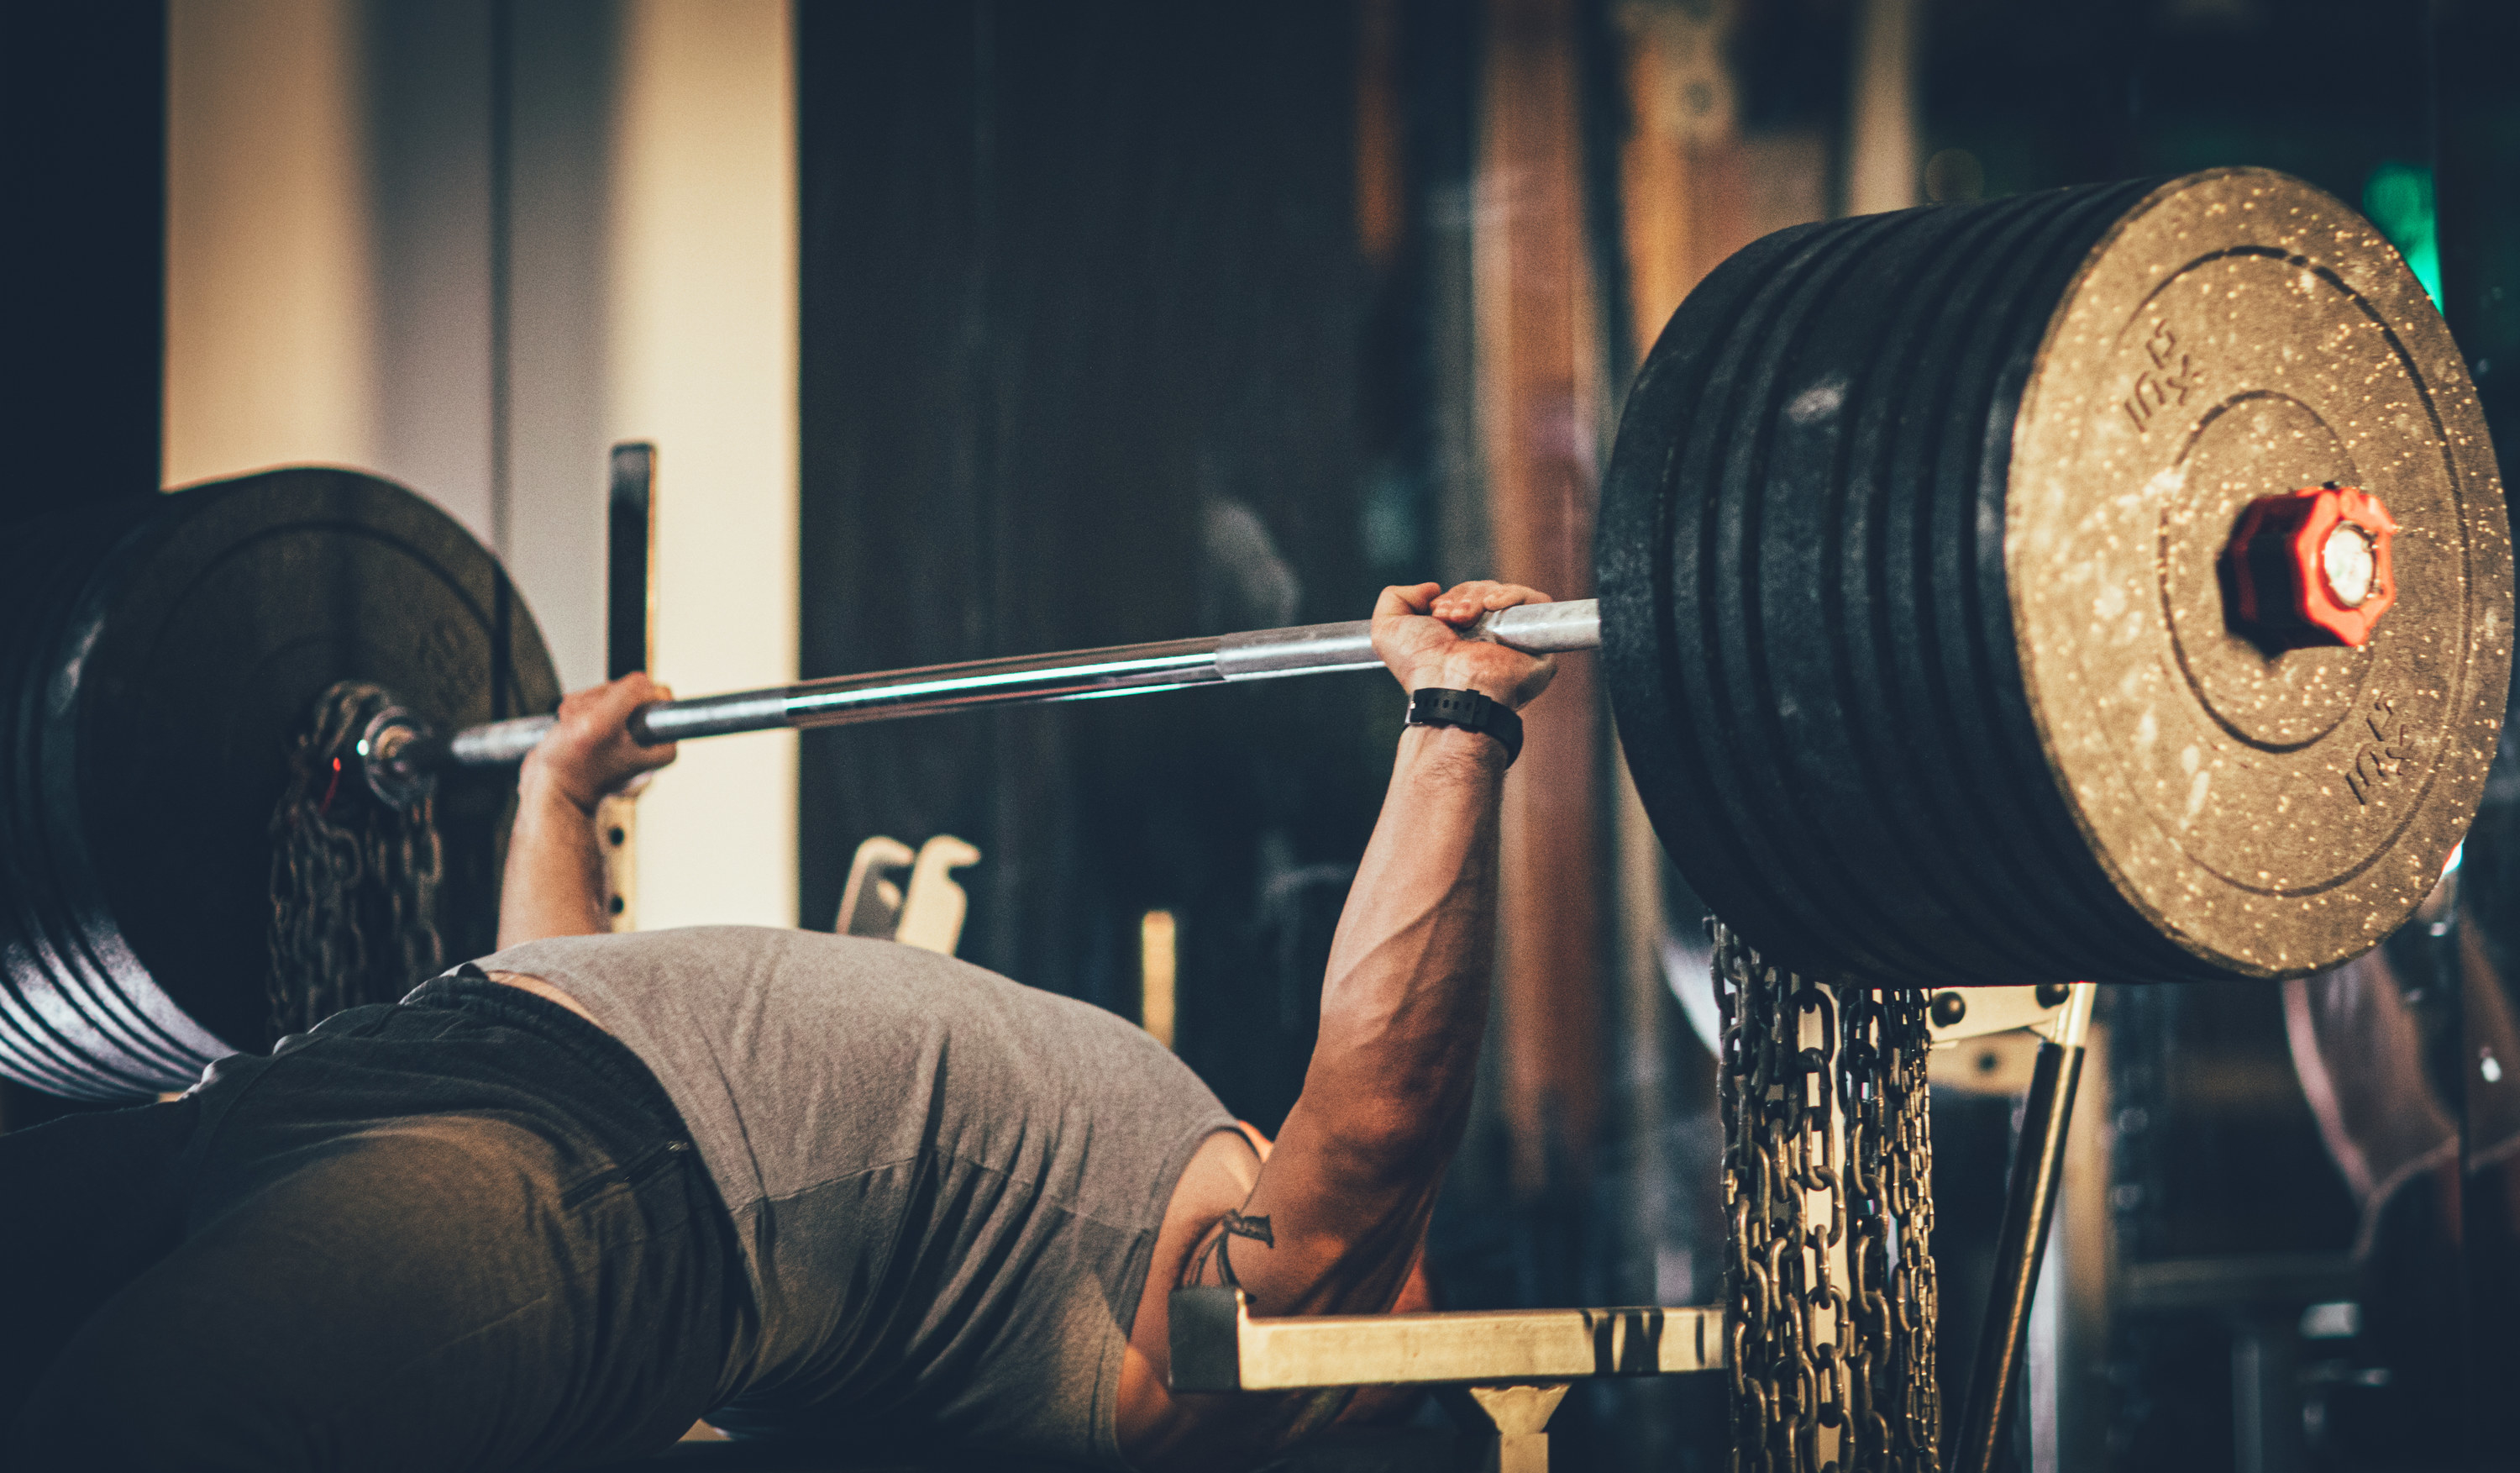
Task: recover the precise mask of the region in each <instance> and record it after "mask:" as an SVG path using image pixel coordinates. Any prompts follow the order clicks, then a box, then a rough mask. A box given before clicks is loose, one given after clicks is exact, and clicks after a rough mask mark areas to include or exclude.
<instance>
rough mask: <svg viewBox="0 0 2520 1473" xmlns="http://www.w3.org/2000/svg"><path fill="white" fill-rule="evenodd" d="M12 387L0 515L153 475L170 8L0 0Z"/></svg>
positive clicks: (123, 486)
mask: <svg viewBox="0 0 2520 1473" xmlns="http://www.w3.org/2000/svg"><path fill="white" fill-rule="evenodd" d="M0 118H5V120H6V125H5V132H0V136H5V137H6V139H7V140H8V142H7V145H6V147H5V148H0V161H5V162H0V168H5V170H6V173H5V175H0V179H5V183H0V199H5V200H6V201H7V202H8V211H9V227H8V229H7V231H6V232H5V235H6V238H7V243H8V244H7V247H6V250H7V260H8V280H9V309H8V313H7V317H6V321H7V323H8V349H9V360H10V362H11V364H12V371H11V373H10V375H9V377H10V387H9V390H8V391H7V392H6V393H0V437H5V442H6V444H7V445H8V464H7V469H6V470H5V471H0V527H5V526H7V525H8V524H10V523H12V522H16V521H20V520H22V519H23V518H25V517H27V516H31V515H35V514H37V513H39V512H42V511H44V510H46V509H48V508H50V507H53V506H58V505H61V504H63V503H64V502H65V501H67V500H70V499H72V498H78V497H87V496H96V495H103V494H111V493H115V492H124V493H127V492H132V491H147V490H155V489H157V487H158V433H159V432H158V405H159V402H160V385H159V368H160V361H161V355H162V351H163V345H164V312H163V282H164V275H165V256H164V245H163V240H164V227H165V191H164V173H165V158H166V17H165V10H164V7H162V6H159V5H148V4H102V5H44V4H36V3H32V0H8V3H7V4H6V5H5V6H0Z"/></svg>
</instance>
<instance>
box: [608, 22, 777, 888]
mask: <svg viewBox="0 0 2520 1473" xmlns="http://www.w3.org/2000/svg"><path fill="white" fill-rule="evenodd" d="M619 14H620V19H621V28H620V31H619V46H620V51H619V53H618V56H619V60H618V64H617V66H618V71H617V73H616V75H617V77H618V83H617V87H618V90H617V92H616V94H615V103H614V108H615V111H614V119H615V121H614V133H613V163H612V172H611V183H610V189H609V194H610V202H611V204H610V208H611V226H610V231H609V234H610V239H611V249H610V265H609V269H608V273H607V274H608V277H609V308H608V311H607V319H608V323H609V332H608V336H609V339H610V343H609V346H608V349H607V353H608V359H609V361H608V364H607V415H608V423H609V425H610V432H609V438H612V439H616V440H619V439H646V440H652V441H654V442H655V444H656V447H657V457H658V462H657V472H656V486H657V529H656V557H657V577H658V589H657V610H658V613H657V621H656V628H657V646H658V648H657V660H656V666H657V669H656V673H657V674H658V676H659V677H660V678H663V679H665V680H667V681H669V682H671V683H672V684H673V685H674V686H675V687H676V689H677V690H679V691H682V692H686V693H689V694H693V695H697V694H701V693H704V692H708V691H716V690H728V689H734V688H738V687H745V686H758V685H772V684H778V683H781V682H784V681H788V680H793V679H795V678H796V620H797V613H796V168H795V104H794V93H795V88H794V82H793V75H792V66H791V61H790V56H789V37H790V35H791V26H792V23H791V18H790V16H789V10H788V5H787V0H625V3H624V5H623V6H622V8H621V10H620V12H619ZM596 554H597V549H590V555H596ZM640 808H641V812H640V824H639V837H638V843H639V855H638V865H639V884H640V891H639V907H640V917H639V918H640V924H641V926H642V928H643V929H650V930H653V929H657V928H660V927H666V926H676V925H690V924H695V923H698V922H751V923H758V924H764V925H776V926H791V925H794V924H795V922H796V738H795V735H794V734H793V733H791V732H773V733H762V734H756V735H750V736H735V737H713V738H710V739H709V740H707V741H704V742H692V743H688V744H686V745H685V746H684V748H683V753H682V760H681V761H680V763H679V764H678V765H677V766H676V767H675V768H674V769H673V770H671V771H669V772H667V773H665V774H664V775H663V776H662V777H661V778H659V779H658V781H657V782H656V784H655V786H654V787H653V788H652V789H650V790H649V793H648V795H647V796H646V797H645V798H644V799H642V800H641V803H640Z"/></svg>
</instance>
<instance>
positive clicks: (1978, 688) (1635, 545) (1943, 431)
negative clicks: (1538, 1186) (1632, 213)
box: [1598, 169, 2511, 987]
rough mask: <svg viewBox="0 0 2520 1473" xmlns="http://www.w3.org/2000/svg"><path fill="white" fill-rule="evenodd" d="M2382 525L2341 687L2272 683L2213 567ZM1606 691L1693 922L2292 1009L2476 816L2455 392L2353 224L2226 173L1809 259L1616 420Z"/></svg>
mask: <svg viewBox="0 0 2520 1473" xmlns="http://www.w3.org/2000/svg"><path fill="white" fill-rule="evenodd" d="M2330 482H2333V483H2340V484H2345V485H2352V486H2359V487H2362V488H2363V489H2365V490H2367V491H2370V492H2372V493H2374V494H2376V495H2378V496H2379V497H2380V498H2381V499H2382V500H2383V501H2384V502H2385V503H2386V504H2387V506H2388V507H2389V508H2390V510H2391V512H2392V513H2393V515H2394V516H2395V519H2396V521H2397V523H2398V526H2399V528H2400V533H2399V535H2398V537H2397V540H2396V558H2397V573H2398V578H2397V581H2398V586H2399V598H2398V602H2397V604H2396V606H2395V607H2394V608H2393V609H2391V610H2390V611H2389V612H2388V613H2387V614H2386V615H2385V616H2383V617H2382V618H2381V619H2380V621H2379V622H2378V624H2377V626H2376V629H2375V631H2374V633H2373V635H2372V637H2371V639H2370V641H2369V643H2367V644H2365V645H2364V646H2363V647H2361V648H2352V649H2349V648H2343V647H2331V648H2320V649H2295V650H2289V651H2282V652H2270V651H2268V650H2266V649H2263V648H2261V647H2260V645H2259V644H2258V643H2256V642H2254V641H2253V640H2252V638H2251V637H2249V635H2248V633H2247V631H2245V630H2243V629H2241V628H2239V627H2236V626H2235V622H2234V620H2233V618H2232V616H2231V615H2230V613H2229V612H2228V611H2227V609H2226V607H2225V597H2224V590H2223V588H2222V586H2221V583H2220V581H2219V579H2218V573H2217V566H2218V560H2219V558H2220V556H2221V553H2222V551H2223V548H2224V546H2225V545H2226V543H2227V542H2228V539H2229V537H2230V534H2231V532H2232V529H2233V528H2234V526H2235V525H2236V523H2237V522H2238V520H2239V517H2240V514H2241V511H2242V510H2243V509H2244V508H2245V507H2247V506H2248V505H2249V503H2250V502H2251V501H2253V500H2255V499H2257V498H2260V497H2265V496H2273V495H2282V494H2286V493H2289V492H2291V491H2294V490H2297V489H2300V488H2303V487H2308V486H2318V485H2320V484H2323V483H2330ZM1599 526H1600V545H1599V549H1598V561H1599V565H1600V583H1601V597H1602V622H1603V658H1604V660H1605V661H1606V662H1607V666H1608V667H1607V670H1606V671H1605V678H1606V682H1607V684H1608V686H1609V688H1610V690H1611V691H1612V692H1613V703H1614V706H1615V709H1616V713H1617V716H1618V724H1619V732H1620V737H1621V740H1622V743H1623V745H1624V747H1625V749H1626V753H1627V757H1628V761H1629V765H1630V767H1631V768H1632V770H1633V771H1634V773H1635V776H1636V781H1637V786H1638V789H1639V791H1640V792H1641V794H1642V795H1643V799H1644V802H1645V806H1646V807H1647V809H1648V811H1649V812H1650V814H1651V816H1652V818H1653V821H1654V826H1655V828H1656V830H1657V832H1658V833H1659V834H1660V835H1661V837H1662V839H1663V842H1664V845H1665V847H1666V848H1667V849H1668V850H1669V851H1670V852H1671V854H1672V856H1673V858H1674V860H1675V861H1676V862H1677V863H1678V864H1679V866H1680V868H1681V869H1682V870H1683V871H1684V872H1685V873H1686V875H1687V876H1688V880H1689V882H1690V884H1691V885H1693V886H1694V887H1695V888H1696V889H1697V890H1698V892H1699V893H1700V894H1701V895H1703V896H1704V897H1705V898H1707V900H1708V902H1709V903H1710V904H1712V905H1713V906H1714V907H1715V908H1716V910H1717V912H1718V913H1719V914H1720V915H1722V916H1723V917H1724V918H1725V920H1727V921H1728V922H1730V923H1731V924H1732V925H1733V926H1734V927H1735V928H1736V929H1737V930H1739V931H1741V932H1742V933H1743V934H1744V935H1745V936H1746V937H1747V938H1748V939H1749V940H1750V941H1752V942H1753V943H1754V944H1757V945H1758V946H1759V947H1760V948H1761V950H1762V951H1763V952H1766V953H1767V954H1769V955H1771V956H1774V957H1776V958H1778V959H1779V960H1782V961H1786V962H1789V963H1792V964H1794V965H1796V966H1798V967H1800V968H1802V969H1804V970H1807V971H1811V972H1815V973H1821V974H1828V975H1847V976H1852V977H1856V978H1859V979H1863V980H1866V981H1868V982H1873V983H1878V984H1883V985H1899V986H1912V987H1946V986H1952V985H1967V984H2021V983H2034V982H2049V981H2070V980H2077V979H2094V980H2101V981H2158V980H2179V979H2209V978H2230V977H2253V978H2273V977H2285V976H2293V975H2299V974H2303V973H2308V972H2312V971H2315V970H2318V969H2319V968H2322V967H2327V966H2331V965H2334V964H2335V963H2337V962H2339V961H2341V960H2343V959H2345V958H2347V957H2350V956H2353V955H2355V954H2357V953H2359V952H2361V951H2362V950H2363V949H2365V948H2366V947H2368V946H2370V945H2371V944H2374V943H2375V942H2377V941H2378V940H2379V939H2380V938H2381V937H2383V936H2385V935H2387V934H2388V933H2389V932H2390V931H2391V930H2393V929H2394V928H2395V927H2396V926H2397V925H2398V924H2399V923H2400V922H2401V921H2403V920H2404V919H2405V917H2406V916H2407V915H2408V912H2409V911H2410V910H2411V909H2412V908H2413V906H2414V905H2415V904H2416V903H2417V902H2418V901H2419V900H2420V899H2421V898H2423V896H2424V894H2425V893H2426V892H2427V890H2429V888H2430V887H2431V885H2432V884H2433V883H2434V880H2435V878H2436V877H2437V876H2438V875H2439V874H2440V872H2441V869H2442V865H2443V863H2444V860H2445V859H2446V857H2447V856H2448V855H2449V853H2450V852H2451V851H2452V850H2453V847H2454V846H2455V845H2456V844H2457V842H2458V839H2459V837H2460V835H2461V834H2462V832H2463V831H2464V830H2465V827H2466V825H2467V823H2468V821H2469V819H2470V817H2471V816H2472V814H2473V812H2474V810H2475V806H2476V802H2477V798H2478V794H2479V792H2480V789H2481V786H2482V784H2483V781H2484V777H2485V769H2486V765H2487V763H2488V761H2489V760H2490V759H2491V758H2492V756H2493V754H2494V750H2495V743H2496V737H2497V733H2498V729H2499V723H2500V719H2501V713H2502V706H2503V695H2504V688H2505V685H2506V682H2507V680H2508V677H2509V670H2510V626H2511V567H2510V547H2509V534H2508V530H2507V528H2506V524H2505V520H2504V513H2503V507H2502V496H2501V488H2500V485H2499V483H2498V481H2497V479H2496V473H2495V466H2494V458H2493V453H2492V450H2491V448H2490V446H2489V445H2488V443H2487V441H2486V438H2485V434H2484V428H2483V423H2482V420H2481V417H2480V415H2479V413H2478V410H2477V406H2476V398H2475V392H2474V390H2473V388H2472V387H2471V385H2470V384H2469V381H2468V378H2467V374H2466V371H2465V367H2464V365H2463V363H2462V362H2461V360H2460V358H2459V356H2458V351H2457V349H2456V347H2455V346H2454V345H2453V344H2452V342H2451V339H2450V335H2449V333H2448V332H2447V330H2446V329H2445V328H2444V327H2443V325H2442V322H2441V319H2440V317H2439V316H2438V315H2437V314H2436V313H2435V311H2434V310H2433V308H2432V305H2431V303H2430V302H2429V300H2428V299H2426V298H2425V297H2424V295H2423V291H2422V289H2421V288H2420V287H2419V286H2418V285H2417V284H2416V282H2415V280H2414V278H2413V277H2412V276H2411V275H2410V274H2409V273H2408V271H2407V269H2406V267H2405V265H2404V264H2403V263H2402V262H2401V261H2400V260H2399V258H2398V256H2397V254H2396V253H2395V252H2394V251H2392V250H2391V249H2390V248H2389V246H2388V245H2387V243H2386V242H2384V241H2383V240H2382V239H2381V238H2380V237H2379V236H2378V235H2377V234H2376V233H2375V232H2374V231H2373V230H2372V229H2371V228H2370V226H2369V225H2368V224H2366V223H2365V222H2364V221H2363V219H2362V218H2361V217H2360V216H2358V215H2356V214H2355V213H2354V212H2353V211H2351V210H2349V209H2347V208H2346V207H2343V206H2341V205H2339V204H2338V203H2336V202H2335V201H2334V200H2332V199H2330V198H2329V197H2327V196H2326V195H2323V194H2321V193H2319V192H2318V190H2316V189H2313V188H2311V187H2310V186H2308V185H2305V184H2303V183H2301V182H2300V181H2298V180H2294V179H2290V178H2287V177H2285V176H2283V175H2280V174H2274V173H2271V172H2267V171H2263V170H2255V169H2227V170H2216V171H2213V172H2209V173H2203V174H2196V175H2191V176H2188V177H2186V178H2182V179H2178V180H2174V181H2171V182H2168V183H2161V184H2124V185H2110V186H2098V187H2091V188H2081V189H2070V190H2060V191H2055V192H2051V193H2047V194H2039V195H2027V196H2021V197H2016V198H2012V199H2005V200H2000V201H1996V202H1993V203H1989V204H1984V205H1976V206H1967V207H1932V208H1925V209H1916V210H1908V211H1902V212H1899V213H1895V214H1886V215H1872V216H1866V217H1861V218H1856V219H1849V220H1839V221H1833V222H1829V223H1826V224H1820V225H1810V226H1803V227H1799V228H1796V229H1792V230H1787V231H1784V232H1781V233H1779V234H1778V235H1775V236H1771V237H1769V238H1768V239H1766V240H1763V241H1761V242H1759V243H1757V244H1756V245H1753V246H1751V247H1750V248H1749V249H1747V250H1745V251H1743V252H1742V253H1740V254H1738V255H1736V256H1734V257H1733V259H1732V260H1730V261H1728V262H1726V263H1725V264H1724V265H1723V266H1722V267H1720V268H1718V269H1717V270H1716V271H1715V272H1714V273H1713V274H1712V275H1711V276H1710V277H1709V278H1708V279H1707V280H1706V282H1705V283H1704V284H1703V285H1702V286H1700V287H1699V288H1698V290H1697V291H1696V292H1695V293H1694V294H1692V295H1691V296H1690V297H1689V299H1688V301H1687V302H1686V303H1685V304H1684V305H1683V306H1682V307H1681V309H1680V311H1679V313H1678V314H1677V315H1676V316H1675V317H1674V318H1673V319H1672V322H1671V325H1670V327H1669V328H1668V329H1667V330H1666V331H1665V332H1664V334H1663V336H1662V339H1661V341H1660V343H1659V344H1658V345H1656V346H1655V348H1654V350H1653V353H1652V355H1651V357H1650V358H1649V360H1648V361H1647V363H1646V366H1645V368H1644V371H1643V375H1642V376H1641V377H1640V379H1639V381H1638V383H1637V385H1636V388H1635V390H1634V391H1633V392H1632V394H1631V396H1630V399H1629V401H1628V405H1627V408H1626V411H1625V414H1624V417H1623V419H1622V421H1621V425H1620V431H1619V437H1618V443H1617V448H1616V451H1615V453H1614V455H1613V458H1612V463H1611V467H1610V471H1609V475H1608V478H1607V481H1606V483H1605V486H1604V491H1603V506H1602V512H1601V517H1600V522H1599Z"/></svg>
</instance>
